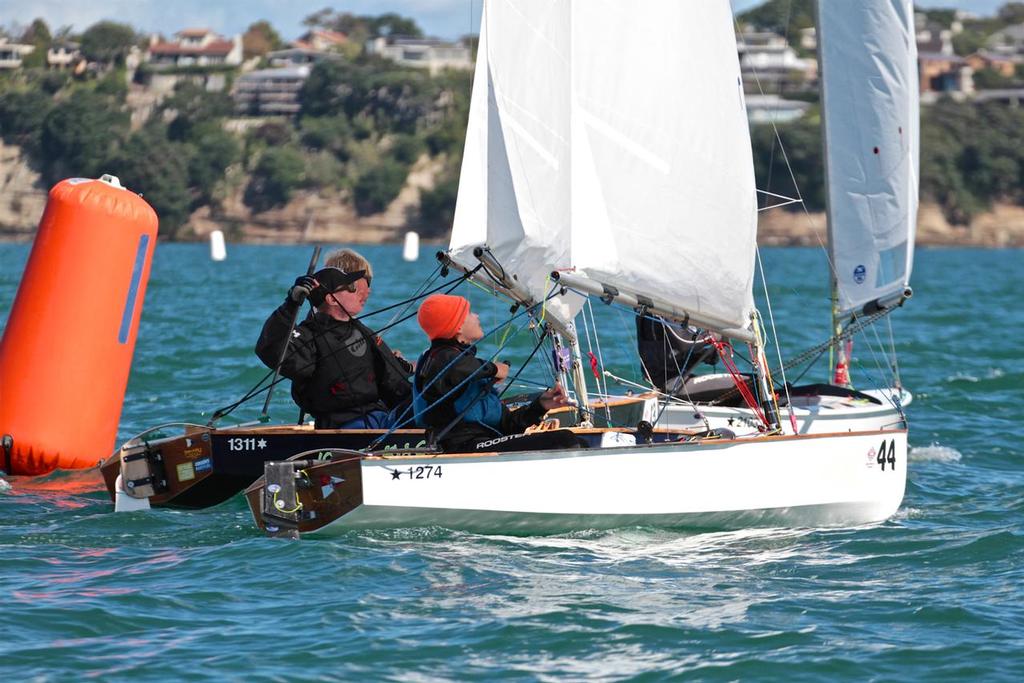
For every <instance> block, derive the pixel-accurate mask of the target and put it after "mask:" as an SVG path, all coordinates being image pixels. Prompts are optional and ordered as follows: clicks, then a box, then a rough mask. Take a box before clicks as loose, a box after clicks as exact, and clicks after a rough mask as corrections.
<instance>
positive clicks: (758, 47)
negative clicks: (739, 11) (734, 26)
mask: <svg viewBox="0 0 1024 683" xmlns="http://www.w3.org/2000/svg"><path fill="white" fill-rule="evenodd" d="M736 45H737V49H738V50H739V57H740V72H741V74H742V76H743V89H744V91H746V92H748V93H752V94H761V93H785V92H799V91H805V90H807V89H809V88H810V87H812V86H813V85H814V83H816V82H817V79H818V62H817V60H815V59H802V58H801V57H800V56H799V55H797V52H796V50H794V49H793V48H792V47H791V46H790V45H789V43H787V42H786V39H785V38H784V37H782V36H780V35H779V34H777V33H772V32H770V31H755V30H744V31H741V32H740V33H738V34H737V35H736Z"/></svg>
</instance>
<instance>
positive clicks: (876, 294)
mask: <svg viewBox="0 0 1024 683" xmlns="http://www.w3.org/2000/svg"><path fill="white" fill-rule="evenodd" d="M817 36H818V46H819V47H818V51H819V52H818V54H819V60H820V63H821V72H822V73H821V84H822V87H821V91H822V125H823V127H824V140H825V163H826V176H827V178H828V221H829V250H830V257H831V261H832V269H833V277H834V279H835V286H836V294H837V303H838V310H837V314H838V315H839V316H840V317H845V316H847V315H848V314H850V313H852V312H855V311H856V310H858V309H861V308H862V307H864V306H865V305H870V304H872V303H874V302H885V301H886V300H892V299H894V298H897V299H898V298H899V297H901V296H902V295H903V293H904V291H905V290H906V289H907V287H908V285H909V282H910V271H911V267H912V265H913V258H914V233H915V230H916V225H917V202H918V199H917V197H918V160H919V156H920V155H919V153H918V147H919V110H918V83H917V44H916V39H915V34H914V8H913V3H912V2H911V0H860V1H858V2H847V1H846V0H818V33H817Z"/></svg>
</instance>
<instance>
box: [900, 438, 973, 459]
mask: <svg viewBox="0 0 1024 683" xmlns="http://www.w3.org/2000/svg"><path fill="white" fill-rule="evenodd" d="M962 457H963V456H962V455H960V451H958V450H957V449H955V448H950V447H949V446H941V445H939V444H937V443H935V442H932V444H931V445H930V446H911V448H910V459H911V460H913V461H915V462H927V461H933V462H960V459H961V458H962Z"/></svg>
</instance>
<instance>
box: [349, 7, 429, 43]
mask: <svg viewBox="0 0 1024 683" xmlns="http://www.w3.org/2000/svg"><path fill="white" fill-rule="evenodd" d="M363 18H364V19H366V18H367V17H363ZM367 23H368V24H369V25H370V30H371V31H372V32H373V34H374V35H378V36H409V37H411V38H422V37H423V31H422V30H421V29H420V27H419V26H418V25H417V24H416V21H415V20H414V19H409V18H408V17H403V16H401V15H398V14H395V13H393V12H389V13H387V14H382V15H380V16H379V17H376V18H370V19H369V21H368V22H367Z"/></svg>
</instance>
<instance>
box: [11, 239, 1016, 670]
mask: <svg viewBox="0 0 1024 683" xmlns="http://www.w3.org/2000/svg"><path fill="white" fill-rule="evenodd" d="M229 249H230V252H229V258H228V260H227V261H225V262H223V263H212V262H210V261H209V259H208V257H207V250H206V248H205V247H204V246H200V245H160V246H159V247H158V249H157V254H156V260H155V263H154V268H153V275H152V279H151V281H150V288H149V292H148V294H147V298H146V303H145V311H144V314H143V318H142V325H141V331H140V336H139V342H138V346H137V348H136V353H135V363H134V368H133V373H132V376H131V381H130V384H129V388H128V394H127V397H126V401H125V408H124V413H123V415H122V420H121V425H120V434H121V437H122V438H126V437H128V436H130V435H132V434H134V433H136V432H138V431H140V430H141V429H143V428H145V427H147V426H150V425H152V424H155V423H158V422H162V421H167V420H171V419H176V420H177V419H194V420H203V421H205V419H206V417H208V415H209V413H210V412H211V411H212V410H213V409H214V408H216V407H218V406H220V405H223V404H226V403H229V402H231V401H232V400H233V399H234V398H236V397H237V396H239V395H241V394H242V393H243V392H244V391H245V390H246V389H248V388H249V386H251V385H252V384H254V383H255V382H256V381H257V380H258V379H259V378H260V377H262V376H263V374H264V371H263V370H262V369H261V367H260V366H259V364H258V362H257V361H256V359H255V357H254V356H253V355H252V344H253V342H254V340H255V337H256V335H257V334H258V331H259V327H260V324H261V323H262V319H263V317H264V316H265V315H266V314H267V312H269V310H270V309H272V308H273V307H274V306H275V305H276V304H277V303H278V301H279V299H280V298H281V296H282V295H283V292H284V290H285V288H286V286H287V284H288V283H290V281H291V279H292V278H294V276H295V275H296V274H297V273H298V272H301V271H302V270H304V269H305V265H306V263H307V261H308V258H309V253H310V250H309V249H307V248H304V247H257V246H248V247H241V246H232V247H229ZM363 251H364V253H366V254H367V255H368V256H369V257H370V258H371V260H372V261H373V262H374V264H375V266H376V269H377V273H376V277H375V279H374V298H373V299H371V306H370V308H373V307H374V305H377V306H379V305H383V304H384V303H390V302H392V301H394V300H396V299H398V298H400V297H401V296H403V295H405V294H408V293H410V292H411V290H412V289H413V288H414V287H415V286H416V284H418V283H419V282H420V281H421V280H423V279H424V278H425V277H426V276H427V275H428V274H429V273H430V272H431V270H432V269H433V267H434V263H433V261H432V260H431V259H429V258H426V259H425V260H422V261H420V262H418V263H416V264H414V265H408V264H404V263H403V262H402V261H401V259H400V250H399V249H398V248H397V247H368V248H365V249H364V250H363ZM27 254H28V247H27V246H26V245H0V319H2V320H6V315H7V311H8V309H9V307H10V303H11V302H12V300H13V298H14V294H15V290H16V287H17V282H18V279H19V277H20V274H21V271H22V268H23V266H24V262H25V259H26V258H27ZM764 256H765V262H766V269H767V272H768V277H769V280H770V282H772V283H773V284H772V287H771V296H772V301H773V306H774V310H775V313H776V316H777V318H778V322H779V330H780V336H781V337H782V339H783V343H784V345H785V347H786V348H787V349H789V350H791V351H792V352H796V351H798V350H800V349H802V348H803V347H804V346H807V345H810V344H812V343H814V342H816V341H819V340H820V338H821V336H822V334H823V332H824V329H825V327H826V325H827V317H828V313H827V310H828V305H827V296H826V291H825V285H824V276H823V265H822V261H823V257H822V256H821V254H820V252H819V251H818V250H813V249H773V250H766V251H765V254H764ZM1021 257H1022V254H1021V252H1019V251H966V250H933V249H922V250H919V252H918V256H917V260H916V264H915V273H914V288H915V292H916V293H915V296H914V298H913V300H912V301H911V302H910V303H909V304H908V305H907V306H906V307H905V310H902V311H899V312H898V313H897V314H896V316H894V319H893V326H894V330H895V333H896V338H897V340H898V349H899V358H900V369H901V373H902V377H903V380H904V383H905V384H906V385H907V386H908V387H909V388H910V389H911V390H912V391H913V392H914V393H915V401H914V403H913V405H912V406H911V409H910V424H911V431H910V442H911V447H912V451H911V462H910V471H909V482H908V487H907V493H906V497H905V499H904V503H903V507H902V508H901V509H900V512H899V513H898V514H897V516H896V517H895V518H894V519H892V520H890V521H889V522H886V523H884V524H881V525H878V526H874V527H870V528H860V529H848V530H756V531H738V532H718V533H690V532H684V531H665V530H658V529H649V528H628V529H619V530H615V531H611V532H596V531H581V532H579V533H577V534H572V535H568V536H556V537H535V538H521V537H502V536H478V535H471V534H465V533H458V532H453V531H450V530H445V529H437V528H424V529H415V530H405V531H392V532H361V533H350V534H347V535H342V536H340V537H334V538H325V539H306V540H303V541H301V542H297V543H294V542H283V541H273V540H268V539H264V538H262V537H260V536H259V534H258V533H257V532H256V530H255V528H254V527H253V526H252V523H251V520H250V518H249V513H248V509H247V508H246V506H245V504H244V502H243V501H242V500H241V499H239V498H235V499H233V500H231V501H229V502H228V503H226V504H224V505H222V506H220V507H218V508H215V509H212V510H207V511H203V512H188V513H186V512H172V511H166V510H157V511H152V512H149V513H133V514H129V515H119V516H117V517H115V516H114V515H112V514H111V513H110V510H111V505H110V503H109V501H108V499H107V497H106V494H105V493H104V492H102V491H101V490H100V485H99V483H98V479H97V478H96V476H95V475H94V474H90V473H58V474H54V475H50V476H48V477H43V478H37V479H25V478H18V477H7V478H6V479H0V634H2V636H0V672H3V673H4V674H6V677H7V678H10V679H12V680H17V679H32V680H62V679H68V680H78V679H84V678H97V679H100V680H117V679H122V680H123V679H129V678H130V679H132V680H168V679H176V678H184V677H188V678H189V679H195V680H224V679H228V680H237V679H250V678H255V679H260V680H281V681H284V680H318V679H324V680H354V679H387V680H404V681H418V680H444V679H460V680H461V679H471V680H491V679H514V680H549V679H554V678H559V679H570V680H572V679H577V680H580V679H588V680H590V679H594V680H621V679H630V678H638V679H641V680H661V679H672V678H685V679H712V680H719V679H720V680H735V679H748V680H763V679H783V678H784V679H789V680H815V681H817V680H826V679H845V680H892V679H902V680H907V679H909V680H969V679H982V680H1019V679H1020V677H1021V676H1022V675H1024V655H1022V652H1024V608H1022V607H1021V604H1022V601H1024V590H1022V586H1024V529H1022V523H1024V495H1022V491H1024V488H1022V483H1024V476H1022V474H1021V472H1022V463H1021V455H1022V450H1024V449H1022V448H1021V446H1020V444H1019V435H1020V434H1021V428H1020V424H1021V422H1022V420H1024V409H1022V408H1021V398H1022V396H1021V394H1022V392H1021V386H1022V384H1024V361H1022V359H1024V334H1022V332H1024V329H1022V328H1024V312H1022V310H1021V308H1020V305H1019V298H1018V293H1019V292H1020V291H1021V285H1022V282H1021V279H1022V277H1021V267H1022V264H1024V261H1022V258H1021ZM474 305H475V306H476V307H477V308H479V309H480V310H482V311H484V313H485V315H484V316H483V319H484V326H485V328H490V327H493V326H496V325H498V324H499V323H500V321H501V319H502V318H501V316H502V315H503V313H504V312H505V311H506V310H507V307H506V306H505V305H504V304H501V303H499V302H498V301H497V300H492V299H490V298H489V297H487V296H485V295H482V294H477V295H475V298H474ZM602 309H603V307H602ZM598 314H599V315H598V317H599V319H600V322H601V328H602V337H601V341H602V349H603V352H604V356H605V360H606V362H608V364H609V365H610V366H612V367H613V368H614V369H615V370H617V371H618V374H628V373H633V374H634V375H635V373H636V368H635V367H634V364H633V361H632V357H631V354H630V344H629V343H628V340H629V338H630V335H629V327H630V321H629V319H628V317H627V316H625V315H624V314H619V313H617V312H615V311H611V310H599V311H598ZM387 317H388V315H385V316H383V319H385V320H386V319H387ZM880 331H881V332H885V330H884V328H882V330H880ZM389 340H390V341H391V342H392V345H393V346H395V347H397V348H400V349H402V350H404V351H405V352H406V354H407V355H410V356H414V355H415V354H416V353H418V352H419V350H420V349H421V347H422V346H423V338H422V336H421V335H420V333H419V332H418V331H417V329H416V328H415V327H413V326H411V325H409V324H405V325H403V326H401V327H400V328H398V329H396V330H394V331H392V332H391V333H390V334H389ZM855 351H856V353H857V356H858V358H859V359H860V367H859V368H857V369H856V370H855V379H856V378H857V377H860V378H861V380H862V382H863V383H864V384H866V385H869V384H870V380H871V379H873V378H875V377H880V376H881V375H882V373H881V372H880V370H879V365H878V362H876V360H877V359H876V357H875V356H874V355H873V354H872V353H871V351H870V350H869V349H868V345H867V344H865V343H863V342H858V346H857V348H856V349H855ZM525 353H526V347H525V346H521V347H519V348H518V350H517V351H515V352H512V353H510V358H511V359H512V360H513V361H516V360H519V361H521V360H522V359H523V358H524V357H525ZM824 376H825V374H824V371H823V370H820V371H818V372H817V373H816V374H815V373H813V372H812V374H811V375H808V377H807V378H806V379H811V378H812V377H813V378H816V379H818V380H821V379H823V378H824ZM538 378H539V377H538ZM286 393H287V392H280V395H279V396H278V397H277V398H276V399H275V401H274V409H273V410H272V413H273V414H274V415H275V417H277V418H279V419H281V420H289V419H291V418H292V417H293V415H294V412H295V411H294V409H293V408H292V407H291V406H290V404H289V401H288V398H287V396H286V395H285V394H286ZM259 408H260V406H259V405H253V406H252V407H246V408H244V409H242V410H241V411H239V413H238V417H239V419H245V418H248V417H252V416H254V415H256V414H257V413H258V411H259Z"/></svg>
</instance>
